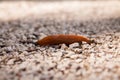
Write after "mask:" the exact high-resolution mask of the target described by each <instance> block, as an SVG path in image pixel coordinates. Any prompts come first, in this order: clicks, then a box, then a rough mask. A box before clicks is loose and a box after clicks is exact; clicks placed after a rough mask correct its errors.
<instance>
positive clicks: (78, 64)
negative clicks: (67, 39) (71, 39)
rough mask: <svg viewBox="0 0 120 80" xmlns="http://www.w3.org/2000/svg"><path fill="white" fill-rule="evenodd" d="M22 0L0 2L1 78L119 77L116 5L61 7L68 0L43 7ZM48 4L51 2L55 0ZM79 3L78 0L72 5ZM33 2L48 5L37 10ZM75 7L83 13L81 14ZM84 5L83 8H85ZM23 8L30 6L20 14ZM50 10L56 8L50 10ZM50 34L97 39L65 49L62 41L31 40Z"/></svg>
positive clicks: (119, 31)
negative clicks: (45, 43) (43, 42)
mask: <svg viewBox="0 0 120 80" xmlns="http://www.w3.org/2000/svg"><path fill="white" fill-rule="evenodd" d="M26 3H27V2H22V3H18V2H16V3H7V2H5V3H4V2H3V3H0V5H1V6H0V11H2V10H3V12H2V13H0V14H1V15H4V16H0V80H119V79H120V15H119V14H118V13H119V12H120V10H119V9H118V8H120V6H119V5H117V4H116V5H114V6H113V5H111V4H112V3H113V2H107V3H106V4H104V5H98V6H97V5H96V4H94V5H93V6H92V7H90V6H91V5H92V4H91V2H90V4H89V9H88V8H87V6H83V5H82V7H81V6H75V4H76V2H74V3H73V4H74V6H73V7H72V8H71V9H72V10H71V9H68V10H66V9H67V8H68V7H69V4H67V5H65V4H66V3H67V2H62V3H61V5H64V7H57V8H56V9H55V8H54V6H53V7H51V8H50V9H46V8H45V6H44V5H41V6H43V7H44V8H41V7H40V6H38V5H37V4H42V3H32V2H31V3H29V4H28V3H27V4H26ZM68 3H69V2H68ZM70 3H71V2H70ZM88 3H89V2H83V3H82V4H86V5H87V4H88ZM97 3H98V2H97ZM102 3H105V2H100V4H102ZM115 3H119V2H115ZM3 4H4V5H3ZM5 4H6V5H5ZM8 4H9V5H8ZM12 4H13V5H12ZM18 4H20V5H19V6H18ZM21 4H22V5H21ZM46 4H50V5H48V6H51V5H52V4H53V3H46ZM57 4H58V3H57ZM79 4H80V3H79V2H77V4H76V5H79ZM35 5H37V8H38V9H40V11H42V10H43V9H46V12H41V13H40V11H38V12H37V11H35V10H36V7H35ZM106 5H107V6H106ZM5 6H9V7H5ZM10 6H11V7H10ZM12 6H13V7H14V8H12ZM29 6H32V7H34V9H33V8H30V7H29ZM55 6H56V5H55ZM58 6H60V5H58ZM104 6H105V7H104ZM110 6H111V12H110V11H109V13H108V12H107V11H106V10H108V9H109V7H110ZM15 7H16V8H17V9H15ZM39 7H40V8H39ZM76 7H78V8H79V9H80V10H81V11H83V12H82V13H81V14H80V10H79V9H76ZM83 7H84V8H85V9H87V10H85V11H84V10H83ZM23 8H24V9H26V10H27V8H28V11H27V12H25V13H23V14H22V12H24V10H22V9H23ZM63 8H65V9H63ZM74 8H75V9H74ZM11 9H13V11H14V10H18V9H19V10H18V11H20V12H18V13H17V11H16V15H17V17H16V16H15V18H13V14H15V13H13V12H12V11H11ZM29 9H30V10H29ZM32 10H33V12H32ZM52 10H55V11H53V13H51V12H52ZM61 10H62V11H61ZM74 10H75V11H76V12H75V11H74ZM89 10H90V11H89ZM101 10H104V11H101ZM67 11H68V12H67ZM95 11H96V12H95ZM5 12H8V13H9V14H8V13H5ZM11 12H12V13H11ZM34 12H36V13H34ZM38 13H39V14H38ZM68 13H69V14H68ZM83 13H86V14H83ZM88 13H89V15H88ZM20 14H21V15H22V18H20ZM28 14H29V16H28ZM18 15H19V16H18ZM26 15H27V16H26ZM38 15H39V16H38ZM101 15H102V16H101ZM3 18H4V19H3ZM11 18H12V19H11ZM51 34H76V35H78V34H79V35H83V36H86V37H89V38H90V39H93V40H95V41H96V42H97V44H91V45H89V44H87V43H82V45H81V47H79V45H78V43H73V44H71V45H70V46H69V47H67V46H66V45H65V44H61V45H55V46H44V47H43V46H41V47H40V46H39V45H36V44H35V42H36V41H37V40H38V39H41V38H43V37H45V36H47V35H51Z"/></svg>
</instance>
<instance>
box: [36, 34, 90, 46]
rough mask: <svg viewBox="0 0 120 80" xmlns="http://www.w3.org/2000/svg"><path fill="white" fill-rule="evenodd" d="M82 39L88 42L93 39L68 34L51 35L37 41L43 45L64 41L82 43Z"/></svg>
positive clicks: (67, 43)
mask: <svg viewBox="0 0 120 80" xmlns="http://www.w3.org/2000/svg"><path fill="white" fill-rule="evenodd" d="M82 41H84V42H87V43H88V44H90V43H91V40H90V39H88V38H86V37H84V36H80V35H79V36H78V35H68V34H67V35H64V34H59V35H50V36H47V37H45V38H43V39H41V40H38V41H37V43H38V44H39V45H41V46H46V45H58V44H63V43H64V44H66V45H69V44H72V43H75V42H78V43H82Z"/></svg>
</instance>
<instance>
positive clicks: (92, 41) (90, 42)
mask: <svg viewBox="0 0 120 80" xmlns="http://www.w3.org/2000/svg"><path fill="white" fill-rule="evenodd" d="M92 43H95V44H96V43H97V42H96V41H95V40H90V41H89V42H88V44H92Z"/></svg>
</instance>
